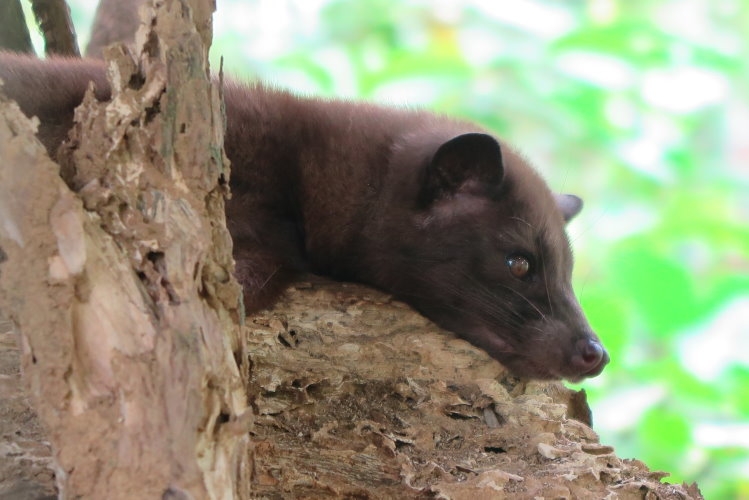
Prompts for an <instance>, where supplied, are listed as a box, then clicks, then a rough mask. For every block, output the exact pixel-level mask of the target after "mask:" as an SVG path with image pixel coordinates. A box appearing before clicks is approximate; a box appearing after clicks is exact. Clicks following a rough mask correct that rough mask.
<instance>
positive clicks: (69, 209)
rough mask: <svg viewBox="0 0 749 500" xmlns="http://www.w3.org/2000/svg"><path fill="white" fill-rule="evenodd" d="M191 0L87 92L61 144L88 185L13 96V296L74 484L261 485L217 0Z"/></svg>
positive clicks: (112, 493) (52, 431)
mask: <svg viewBox="0 0 749 500" xmlns="http://www.w3.org/2000/svg"><path fill="white" fill-rule="evenodd" d="M194 3H195V5H192V7H194V8H195V11H196V12H200V13H202V14H201V15H202V16H203V17H201V18H198V19H197V20H196V22H193V18H192V17H191V15H190V9H189V8H188V4H187V3H186V2H185V1H180V0H164V1H157V2H155V4H156V5H155V7H154V8H153V9H151V10H150V11H149V12H148V13H147V17H148V18H149V19H146V23H145V24H144V28H143V31H142V32H140V33H139V39H140V40H143V43H142V45H141V47H142V54H143V56H142V59H141V60H140V61H139V62H140V64H141V67H142V75H140V76H138V77H135V75H137V74H138V71H139V70H138V65H137V64H136V62H135V61H134V60H133V58H132V57H131V56H130V55H128V54H127V53H125V52H124V51H122V50H119V51H118V50H114V51H112V53H111V54H109V55H110V59H109V68H110V74H111V75H114V77H113V81H112V82H111V83H112V89H113V99H112V102H111V103H106V104H102V103H98V102H96V100H95V99H94V98H93V96H92V95H89V96H87V98H86V99H85V100H84V103H83V104H82V106H81V108H79V110H78V113H77V123H76V126H75V128H74V131H73V134H72V141H71V144H70V146H69V147H68V148H67V149H66V150H65V151H63V152H61V156H62V157H63V158H64V159H65V168H64V169H63V170H64V171H65V172H72V175H70V176H69V178H68V180H70V181H71V182H70V183H71V187H72V188H73V190H71V188H70V187H69V186H68V185H66V184H65V183H64V182H63V181H62V179H61V178H60V174H59V172H60V169H59V168H58V167H57V165H55V164H54V163H53V162H52V161H50V160H49V159H48V158H47V156H46V154H45V153H44V149H43V147H42V146H41V144H39V143H38V142H37V141H36V139H35V138H34V137H33V134H34V128H33V127H32V125H31V124H30V122H29V121H28V120H27V119H25V118H24V117H23V116H21V115H20V113H19V112H18V110H17V108H14V107H11V106H9V105H8V104H7V102H6V101H5V100H3V102H2V104H3V105H2V116H1V118H2V119H0V157H1V158H2V162H0V248H2V252H0V255H1V256H2V259H0V260H4V261H5V262H3V263H2V266H1V267H0V289H1V292H2V302H1V304H2V310H3V311H4V312H5V313H6V315H8V316H9V317H10V319H11V320H12V321H13V323H14V324H15V325H17V327H18V330H19V332H20V345H21V348H22V371H23V374H24V378H25V381H26V384H27V388H28V391H29V395H30V398H31V400H32V401H33V404H34V406H35V408H36V410H37V412H38V414H39V417H40V419H41V421H42V423H43V424H44V426H45V428H46V430H47V433H48V436H49V440H50V441H51V443H52V446H53V450H54V460H55V464H56V469H55V474H56V479H57V486H58V488H59V492H60V495H61V496H62V497H64V498H65V497H70V498H77V497H79V496H80V497H87V498H157V497H172V496H174V495H177V496H180V497H181V496H182V495H188V496H189V497H192V498H237V497H239V498H244V497H246V494H247V491H246V490H242V489H238V488H239V486H238V485H248V484H249V483H248V481H247V480H246V474H247V470H248V462H247V461H248V458H249V456H248V439H249V437H248V434H247V430H248V428H249V423H250V415H251V412H250V410H249V409H248V407H247V395H246V391H245V387H244V380H245V379H246V376H243V375H242V372H243V370H246V365H245V361H244V359H245V356H244V355H243V352H244V342H243V341H242V337H241V335H240V329H239V327H238V326H237V325H238V323H239V321H240V319H241V317H242V310H241V305H240V304H241V302H240V287H239V285H238V284H237V283H236V282H235V280H234V279H233V278H232V274H231V273H232V266H233V263H232V259H231V241H230V237H229V235H228V232H227V231H226V229H225V225H224V221H223V218H224V196H225V194H226V181H227V179H228V161H227V160H226V158H225V156H224V154H223V150H222V142H223V136H222V134H223V131H222V127H221V124H222V123H223V120H222V117H221V111H220V109H221V106H220V96H219V91H218V90H217V88H216V87H215V86H214V85H213V84H212V83H211V82H210V80H209V79H208V77H207V72H206V64H207V63H206V60H207V59H206V54H207V45H206V43H205V42H206V41H207V42H209V41H210V31H208V32H206V31H205V26H206V24H205V13H206V12H207V13H208V17H209V18H210V12H211V10H210V5H211V2H210V1H208V0H205V1H198V0H196V1H195V2H194ZM200 4H203V5H200ZM196 24H197V27H198V29H200V30H201V32H200V33H199V32H198V30H197V29H196ZM141 78H142V80H141ZM138 81H142V82H143V83H142V85H139V84H137V83H135V84H134V83H133V82H138ZM133 123H135V124H136V125H133ZM240 478H244V481H241V482H240V481H239V479H240Z"/></svg>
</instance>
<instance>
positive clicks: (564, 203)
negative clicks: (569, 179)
mask: <svg viewBox="0 0 749 500" xmlns="http://www.w3.org/2000/svg"><path fill="white" fill-rule="evenodd" d="M554 199H555V200H556V202H557V207H559V211H560V212H562V217H564V222H569V221H570V220H572V219H573V218H574V217H575V216H576V215H577V214H579V213H580V211H581V210H582V209H583V200H581V199H580V197H579V196H575V195H574V194H559V193H554Z"/></svg>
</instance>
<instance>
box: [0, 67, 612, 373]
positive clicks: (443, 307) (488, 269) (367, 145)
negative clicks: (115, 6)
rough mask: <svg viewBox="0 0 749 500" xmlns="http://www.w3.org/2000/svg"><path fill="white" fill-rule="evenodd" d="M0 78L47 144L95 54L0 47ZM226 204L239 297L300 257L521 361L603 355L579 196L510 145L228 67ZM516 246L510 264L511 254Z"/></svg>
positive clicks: (91, 74)
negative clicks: (34, 54) (573, 225)
mask: <svg viewBox="0 0 749 500" xmlns="http://www.w3.org/2000/svg"><path fill="white" fill-rule="evenodd" d="M0 77H1V78H3V79H4V80H5V81H6V92H7V93H8V94H9V95H10V96H11V97H13V98H15V99H16V100H17V101H19V104H20V105H21V107H22V109H23V110H24V111H25V112H26V113H27V114H28V115H36V116H38V117H39V119H40V121H41V124H42V126H41V129H40V138H41V139H42V141H43V142H44V143H45V145H46V146H47V148H48V150H50V151H54V150H55V149H56V146H57V145H59V144H60V142H61V141H62V140H64V139H65V134H66V131H67V130H68V129H69V128H70V126H71V125H72V111H73V107H74V106H75V105H77V104H78V103H79V102H80V101H81V99H82V97H83V93H84V91H85V88H86V86H87V82H88V81H94V82H95V84H96V88H97V97H99V98H100V99H105V98H107V97H108V85H107V83H106V81H105V79H104V74H103V66H102V64H101V63H99V62H93V61H86V60H84V61H80V60H52V61H47V62H41V61H37V60H34V59H30V58H26V57H23V56H14V55H10V54H2V55H0ZM225 96H226V110H227V131H226V141H225V146H226V152H227V155H228V157H229V158H230V159H231V161H232V177H231V189H232V198H231V200H230V201H229V202H228V203H227V209H226V211H227V220H228V225H229V230H230V231H231V234H232V237H233V239H234V245H235V250H234V255H235V259H236V261H237V277H238V279H239V281H240V282H241V283H242V284H243V285H244V289H245V301H246V306H247V307H248V309H249V310H253V309H257V308H258V307H262V306H264V305H266V304H268V303H269V302H271V301H272V300H274V298H275V296H276V294H277V293H278V292H279V290H280V289H281V288H282V286H283V284H284V283H285V279H286V278H288V277H289V276H291V275H293V274H294V273H296V272H299V271H311V272H314V273H318V274H324V275H330V276H333V277H335V278H338V279H345V280H355V281H360V282H363V283H368V284H371V285H374V286H377V287H379V288H381V289H383V290H386V291H388V292H391V293H393V294H394V295H395V296H397V297H399V298H401V299H403V300H405V301H406V302H408V303H409V304H411V305H413V306H414V307H415V308H417V309H418V310H419V311H421V312H422V313H423V314H424V315H425V316H427V317H429V318H430V319H432V320H434V321H435V322H436V323H438V324H439V325H441V326H443V327H445V328H447V329H449V330H452V331H454V332H456V333H457V334H459V335H461V336H463V337H464V338H466V339H467V340H469V341H470V342H472V343H474V344H476V345H477V346H479V347H481V348H483V349H485V350H486V351H487V352H489V353H490V354H491V355H492V356H494V357H495V358H497V359H498V360H500V361H502V362H503V363H504V364H505V365H507V366H508V367H509V368H511V369H512V370H513V371H514V372H516V373H517V374H519V375H525V376H530V377H536V378H569V379H573V380H576V379H580V378H583V377H586V376H594V375H597V374H598V373H600V371H601V370H602V369H603V367H604V366H605V364H606V363H607V362H608V355H607V354H606V352H605V351H604V350H603V348H602V347H601V344H600V342H599V341H598V338H597V337H596V336H595V334H594V333H593V332H592V331H591V329H590V327H589V325H588V323H587V321H586V319H585V317H584V315H583V313H582V311H581V310H580V307H579V305H578V303H577V300H576V298H575V296H574V294H573V292H572V287H571V285H570V274H571V270H572V255H571V252H570V247H569V243H568V240H567V236H566V234H565V231H564V223H565V221H566V220H568V219H569V218H571V217H572V216H574V215H575V214H576V213H577V212H578V211H579V208H580V202H579V199H577V198H575V197H571V196H566V195H556V196H555V195H553V194H552V193H551V192H550V191H549V188H548V187H547V185H546V183H545V182H544V181H543V180H542V179H541V178H540V177H539V176H538V175H537V174H536V172H535V171H534V170H533V169H532V168H531V167H530V166H529V165H528V164H527V163H526V162H525V160H523V158H521V157H520V156H519V155H518V154H517V153H515V152H514V151H513V150H512V149H511V148H510V147H509V146H508V145H506V144H504V143H499V142H497V140H496V139H494V138H492V137H491V136H490V135H488V134H487V133H486V132H485V131H483V130H481V129H480V128H479V127H477V126H476V125H474V124H471V123H468V122H463V121H459V120H453V119H450V118H447V117H443V116H438V115H434V114H431V113H428V112H424V111H411V110H401V109H392V108H386V107H382V106H377V105H373V104H366V103H352V102H343V101H334V100H320V99H303V98H299V97H297V96H294V95H292V94H289V93H287V92H282V91H277V90H271V89H268V88H266V87H263V86H260V85H249V86H248V85H243V84H237V83H228V84H227V86H226V89H225ZM518 255H519V256H522V257H524V258H527V259H528V260H529V261H530V263H531V272H530V273H529V274H528V275H527V276H525V277H523V278H522V279H521V278H517V277H515V276H513V274H512V273H511V272H510V271H509V267H508V264H507V260H508V258H510V257H513V256H518Z"/></svg>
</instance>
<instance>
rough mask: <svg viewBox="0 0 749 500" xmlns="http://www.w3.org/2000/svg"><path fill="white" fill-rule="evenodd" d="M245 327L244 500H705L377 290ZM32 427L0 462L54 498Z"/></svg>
mask: <svg viewBox="0 0 749 500" xmlns="http://www.w3.org/2000/svg"><path fill="white" fill-rule="evenodd" d="M248 323H249V329H250V330H251V332H252V335H251V336H250V338H249V349H248V352H249V353H250V354H249V355H250V359H251V361H252V369H251V372H250V384H251V389H250V393H251V394H252V399H251V401H252V406H253V407H254V409H255V411H256V413H257V420H256V423H255V426H254V428H253V431H252V433H251V435H252V437H253V441H254V454H253V455H254V465H253V474H252V476H251V479H250V481H251V483H250V484H246V485H244V487H245V488H244V491H250V490H251V491H252V495H248V496H247V497H246V498H269V499H275V498H278V499H281V498H283V499H287V498H443V499H448V498H453V499H467V500H477V499H502V498H507V499H529V500H530V499H537V498H555V499H573V498H574V499H591V500H600V499H602V498H607V499H610V500H615V499H633V500H634V499H649V500H655V499H669V500H670V499H673V500H676V499H679V500H687V499H699V498H702V497H701V495H700V493H699V490H698V489H697V487H696V486H694V485H692V486H687V485H672V484H666V483H663V482H661V479H662V478H663V477H665V476H666V475H667V474H665V473H661V472H653V471H649V470H648V468H647V467H646V466H645V465H644V464H642V463H641V462H639V461H637V460H623V459H621V458H619V457H617V456H616V455H615V453H614V450H612V449H611V447H609V446H606V445H605V444H601V443H600V442H599V440H598V437H597V435H596V434H595V432H593V431H592V430H591V429H590V428H589V427H588V426H587V425H585V424H583V423H581V422H580V421H578V420H576V419H575V418H574V417H577V418H581V419H583V420H585V419H586V418H587V411H586V410H587V405H586V404H585V402H584V399H582V398H581V395H579V394H576V393H573V392H571V391H569V390H567V389H565V388H564V387H563V386H562V385H561V384H558V383H539V382H530V383H529V382H523V381H520V380H517V379H514V378H513V377H511V376H508V374H507V373H506V372H505V371H504V369H503V368H502V367H501V366H500V365H499V364H498V363H496V362H495V361H493V360H491V359H489V358H488V356H487V355H486V354H485V353H483V352H481V351H479V350H477V349H476V348H474V347H472V346H471V345H470V344H468V343H466V342H464V341H462V340H459V339H456V338H455V337H454V336H452V335H450V334H448V333H446V332H443V331H440V330H439V329H438V328H436V327H435V326H434V325H432V324H431V323H429V322H428V321H427V320H425V319H424V318H422V317H421V316H419V315H418V314H416V313H414V312H413V311H411V310H410V309H409V308H408V307H406V306H404V305H403V304H401V303H398V302H395V301H392V300H391V299H390V298H389V297H387V296H385V295H383V294H381V293H378V292H375V291H373V290H370V289H367V288H365V287H361V286H357V285H351V284H341V283H331V282H327V281H321V280H315V281H311V282H309V283H303V284H298V285H295V286H293V287H292V288H290V289H289V291H288V292H287V294H286V296H285V297H284V298H283V300H282V301H281V302H279V303H278V304H277V306H276V307H275V308H274V309H272V310H270V311H266V312H262V313H259V314H257V315H254V316H253V317H250V318H248ZM0 346H3V344H2V343H0ZM5 346H6V348H8V347H9V345H8V344H5ZM9 387H12V380H10V384H9ZM16 392H18V391H16ZM11 401H14V402H15V403H14V404H15V405H16V407H17V408H18V410H19V412H18V413H17V414H16V415H18V416H21V415H25V416H27V418H28V416H30V415H32V414H31V412H30V411H29V410H28V409H26V410H25V412H24V411H20V410H22V409H23V397H22V395H20V394H16V396H15V399H12V400H11ZM5 404H6V402H5V401H0V405H2V406H5ZM16 420H20V418H17V419H16ZM32 422H33V420H32ZM27 426H28V424H27V423H25V424H23V425H20V424H19V425H16V426H15V427H10V426H7V428H6V429H4V430H3V436H2V439H3V442H4V443H5V444H6V447H8V449H11V448H10V447H12V449H13V450H15V452H16V454H15V455H13V456H10V457H8V456H6V458H5V460H6V465H3V463H2V462H0V467H7V468H8V469H7V470H9V471H10V470H12V471H13V472H12V473H13V474H16V476H15V479H14V481H11V482H9V483H8V484H7V485H5V487H6V488H9V487H11V486H15V487H16V488H17V490H16V491H19V489H20V488H25V490H26V491H32V490H33V491H48V490H49V488H50V484H49V482H50V476H51V471H50V470H49V469H48V468H47V467H48V463H49V461H48V459H45V456H44V451H45V450H46V448H45V447H44V446H43V444H40V443H39V442H38V440H36V439H37V435H36V434H31V435H29V434H28V432H29V431H33V429H34V427H33V426H30V427H29V430H28V431H27V430H26V428H27ZM18 428H22V429H23V430H24V434H22V435H17V434H14V433H13V429H18ZM0 458H2V457H0ZM11 465H12V466H13V468H12V469H10V466H11ZM0 477H2V474H0ZM3 487H4V483H3V482H2V481H0V498H1V497H2V495H1V492H2V491H3V489H2V488H3ZM45 488H46V490H45Z"/></svg>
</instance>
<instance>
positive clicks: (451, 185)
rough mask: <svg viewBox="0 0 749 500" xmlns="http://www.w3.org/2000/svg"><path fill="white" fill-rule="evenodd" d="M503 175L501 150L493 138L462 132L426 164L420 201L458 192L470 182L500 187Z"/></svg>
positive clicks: (425, 201) (427, 201) (427, 202)
mask: <svg viewBox="0 0 749 500" xmlns="http://www.w3.org/2000/svg"><path fill="white" fill-rule="evenodd" d="M503 175H504V166H503V164H502V150H501V148H500V146H499V142H497V140H496V139H495V138H494V137H492V136H490V135H487V134H480V133H471V134H463V135H459V136H456V137H453V138H452V139H450V140H449V141H447V142H445V143H443V144H442V145H440V147H439V148H437V151H435V153H434V156H432V160H431V161H430V162H429V164H428V165H427V170H426V172H425V175H424V180H423V184H422V186H421V193H420V195H419V201H420V203H421V205H422V206H427V205H429V204H431V203H433V202H434V201H436V200H439V199H441V198H443V197H445V196H449V195H452V194H455V193H457V192H458V190H460V188H461V186H463V185H465V184H466V183H467V182H469V181H474V182H476V183H477V184H479V185H480V184H485V185H492V186H498V185H499V184H500V183H501V182H502V176H503Z"/></svg>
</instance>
